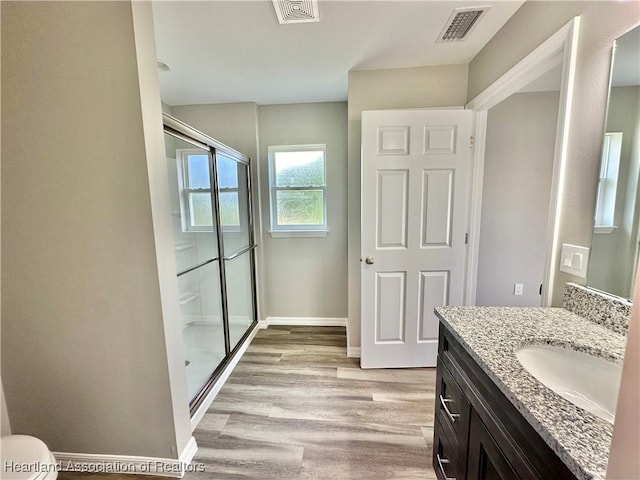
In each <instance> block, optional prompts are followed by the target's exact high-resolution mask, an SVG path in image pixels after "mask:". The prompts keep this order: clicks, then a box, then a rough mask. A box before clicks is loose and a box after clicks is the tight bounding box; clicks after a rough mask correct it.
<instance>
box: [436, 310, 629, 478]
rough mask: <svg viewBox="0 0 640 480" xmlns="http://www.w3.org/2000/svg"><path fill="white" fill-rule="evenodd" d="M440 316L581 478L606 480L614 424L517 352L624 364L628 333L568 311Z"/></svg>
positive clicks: (462, 312) (465, 312)
mask: <svg viewBox="0 0 640 480" xmlns="http://www.w3.org/2000/svg"><path fill="white" fill-rule="evenodd" d="M436 314H437V315H438V317H439V318H440V319H441V320H442V321H443V322H444V324H445V325H446V326H447V327H449V329H450V330H451V332H452V334H453V336H454V337H455V338H456V339H457V340H458V341H459V342H460V343H461V344H462V346H463V347H465V349H466V350H467V352H468V353H469V354H470V355H471V357H472V358H473V359H474V360H475V361H476V362H477V363H478V365H479V366H480V367H481V368H482V369H483V370H484V371H485V373H487V375H488V376H489V378H491V379H492V380H493V381H494V382H495V384H496V385H497V386H498V388H499V389H500V390H501V391H502V392H503V393H504V394H505V396H506V397H507V398H508V399H509V400H510V401H511V403H513V405H514V406H515V407H516V408H517V409H518V410H519V411H520V412H521V413H522V415H523V416H524V418H526V419H527V421H528V422H529V423H530V424H531V425H532V426H533V428H535V429H536V430H537V431H538V433H539V434H540V436H541V437H542V438H543V439H544V440H545V441H546V442H547V444H548V445H549V446H550V447H551V448H552V449H553V450H554V451H555V452H556V453H557V454H558V456H559V457H560V459H561V460H562V461H563V462H564V463H565V464H566V465H567V467H568V468H569V469H570V470H571V471H572V472H573V473H574V474H575V475H576V477H577V478H579V479H582V480H590V479H604V478H605V477H606V472H607V462H608V456H609V446H610V444H611V436H612V433H613V426H612V425H611V424H610V423H608V422H606V421H605V420H602V419H600V418H598V417H596V416H595V415H593V414H591V413H590V412H587V411H585V410H582V409H581V408H579V407H576V406H575V405H573V404H572V403H570V402H568V401H567V400H565V399H564V398H562V397H560V396H559V395H557V394H556V393H555V392H553V391H551V390H550V389H548V388H547V387H545V386H544V385H542V383H540V382H539V381H538V380H536V379H535V378H534V377H533V376H532V375H531V374H529V372H527V371H526V370H525V369H524V367H522V365H520V362H519V361H518V359H517V358H516V356H515V351H516V350H518V349H519V348H520V347H522V346H525V345H532V344H549V345H559V346H565V347H570V348H572V349H574V350H580V351H584V352H586V353H590V354H592V355H596V356H600V357H603V358H606V359H609V360H612V361H614V362H616V363H620V364H621V363H622V360H623V357H624V349H625V345H626V339H625V337H624V336H623V335H620V334H618V333H615V332H613V331H611V330H609V329H607V328H605V327H603V326H600V325H596V324H594V323H593V322H591V321H589V320H587V319H585V318H583V317H581V316H579V315H576V314H574V313H571V312H569V311H568V310H565V309H563V308H522V307H438V308H436Z"/></svg>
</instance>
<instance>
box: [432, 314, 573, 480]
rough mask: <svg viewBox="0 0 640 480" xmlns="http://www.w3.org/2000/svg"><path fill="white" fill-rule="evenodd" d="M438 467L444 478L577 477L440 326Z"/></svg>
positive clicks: (542, 479)
mask: <svg viewBox="0 0 640 480" xmlns="http://www.w3.org/2000/svg"><path fill="white" fill-rule="evenodd" d="M439 342H440V343H439V346H438V369H437V376H436V382H437V385H436V405H435V426H434V438H433V468H434V470H435V472H436V476H437V477H438V479H440V480H453V479H456V480H512V479H514V480H515V479H521V480H529V479H531V480H533V479H537V480H564V479H571V480H574V479H575V476H574V475H573V474H572V473H571V471H570V470H569V469H568V468H567V466H566V465H565V464H564V463H563V462H562V461H561V460H560V459H559V458H558V456H557V455H556V454H555V453H554V452H553V451H552V450H551V448H550V447H549V446H548V445H547V444H546V443H545V442H544V440H542V438H541V437H540V436H539V434H538V433H537V432H536V431H535V430H534V429H533V427H531V425H529V423H528V422H527V421H526V420H525V419H524V418H523V417H522V415H521V414H520V413H519V412H518V411H517V409H516V408H515V407H514V406H513V405H512V404H511V402H510V401H509V400H508V399H507V398H506V397H505V396H504V394H503V393H502V392H501V391H500V390H499V389H498V387H497V386H496V385H495V384H494V383H493V381H492V380H491V379H490V378H489V377H488V376H487V374H486V373H484V371H483V370H482V369H481V368H480V367H479V366H478V364H477V363H476V362H475V361H474V360H473V359H472V358H471V356H470V355H469V354H468V353H467V352H466V350H464V348H463V347H462V346H461V345H460V343H458V341H457V340H456V339H455V338H454V337H453V336H452V335H451V332H449V331H448V330H447V328H446V327H445V326H444V324H442V323H441V324H440V340H439Z"/></svg>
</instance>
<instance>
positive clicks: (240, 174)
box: [216, 153, 251, 258]
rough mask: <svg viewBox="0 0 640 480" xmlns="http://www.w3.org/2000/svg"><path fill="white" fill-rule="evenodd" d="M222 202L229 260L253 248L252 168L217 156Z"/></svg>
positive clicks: (221, 218)
mask: <svg viewBox="0 0 640 480" xmlns="http://www.w3.org/2000/svg"><path fill="white" fill-rule="evenodd" d="M216 161H217V164H218V165H217V169H218V189H219V194H218V198H219V201H220V224H221V225H222V235H223V245H224V252H225V257H227V258H228V257H230V256H232V255H234V254H235V253H238V252H241V251H242V250H245V249H246V248H248V247H250V246H251V241H250V236H251V235H250V229H249V204H248V201H249V193H248V167H247V166H246V165H245V164H243V163H239V162H237V161H235V160H233V159H231V158H230V157H228V156H226V155H224V154H222V153H217V154H216Z"/></svg>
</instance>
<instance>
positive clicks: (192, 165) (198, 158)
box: [165, 134, 227, 400]
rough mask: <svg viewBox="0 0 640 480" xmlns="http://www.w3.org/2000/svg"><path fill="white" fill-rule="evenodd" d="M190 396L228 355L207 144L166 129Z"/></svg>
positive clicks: (210, 159) (198, 389)
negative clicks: (174, 133)
mask: <svg viewBox="0 0 640 480" xmlns="http://www.w3.org/2000/svg"><path fill="white" fill-rule="evenodd" d="M165 148H166V157H167V172H168V177H169V187H170V200H171V214H172V225H173V235H174V244H175V255H176V267H177V274H178V277H177V283H178V295H179V303H180V311H181V316H182V318H181V326H182V338H183V343H184V347H185V359H184V363H185V369H186V378H187V391H188V395H189V399H190V400H192V399H194V398H195V397H196V396H197V395H198V394H199V392H200V391H201V390H202V388H203V387H204V386H205V385H206V383H207V382H208V380H209V379H210V378H211V376H212V374H213V372H214V371H215V370H216V368H217V367H218V366H219V365H220V364H221V363H222V362H223V361H224V359H225V358H226V355H227V351H226V346H225V333H224V327H223V325H224V323H223V322H224V319H223V315H222V293H221V285H220V258H219V254H218V237H217V231H216V229H215V228H214V227H215V224H214V220H213V219H214V218H215V215H214V208H213V206H212V189H211V187H212V185H211V166H212V160H213V159H212V156H211V153H210V151H209V150H206V149H203V148H198V147H197V146H194V145H192V144H191V143H188V142H185V141H183V140H181V139H179V138H176V137H174V136H172V135H169V134H165Z"/></svg>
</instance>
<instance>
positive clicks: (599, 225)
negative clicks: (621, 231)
mask: <svg viewBox="0 0 640 480" xmlns="http://www.w3.org/2000/svg"><path fill="white" fill-rule="evenodd" d="M621 152H622V132H607V133H605V134H604V141H603V146H602V159H601V162H600V178H599V180H598V194H597V201H596V214H595V222H594V225H595V226H594V232H595V233H598V234H608V233H612V232H613V231H614V230H615V229H616V226H615V214H616V192H617V189H618V173H619V170H620V154H621Z"/></svg>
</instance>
